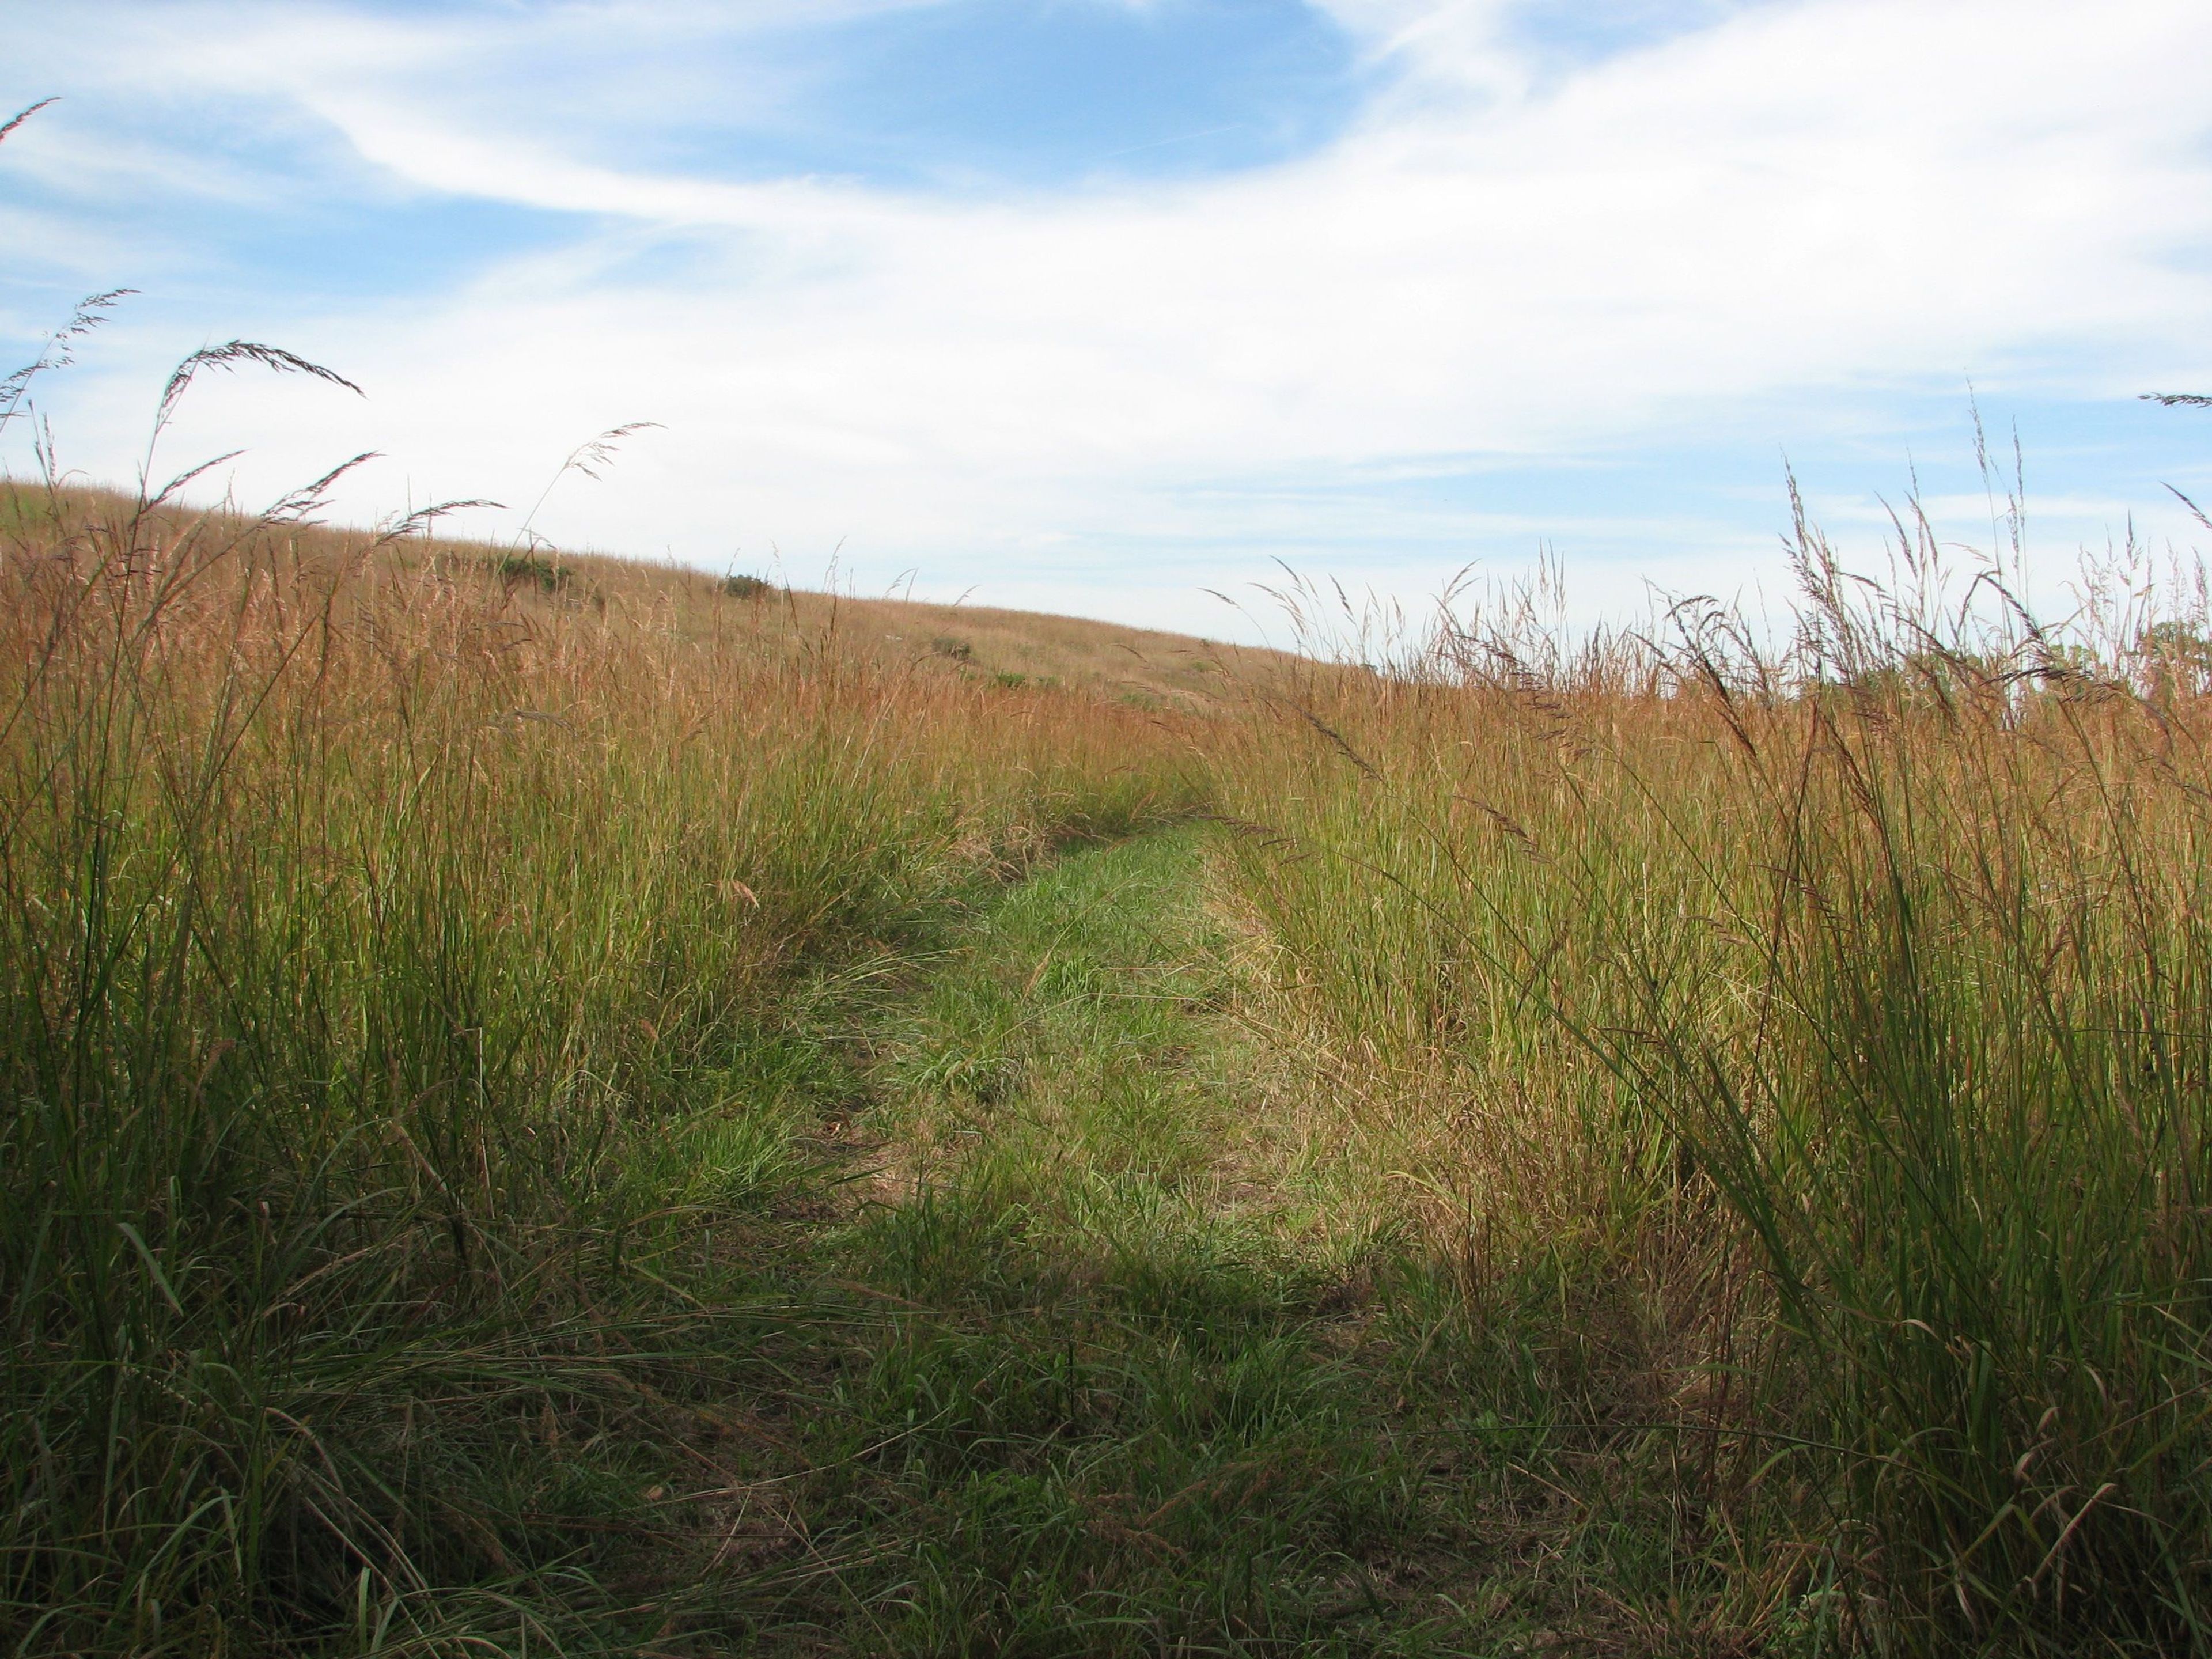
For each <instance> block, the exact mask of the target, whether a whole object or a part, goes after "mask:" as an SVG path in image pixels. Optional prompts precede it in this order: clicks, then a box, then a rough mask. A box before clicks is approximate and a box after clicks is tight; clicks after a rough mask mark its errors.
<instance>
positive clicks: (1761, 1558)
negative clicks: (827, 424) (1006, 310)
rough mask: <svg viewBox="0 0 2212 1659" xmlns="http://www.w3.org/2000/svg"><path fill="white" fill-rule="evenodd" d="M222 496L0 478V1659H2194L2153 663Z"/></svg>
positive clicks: (2193, 1135)
mask: <svg viewBox="0 0 2212 1659" xmlns="http://www.w3.org/2000/svg"><path fill="white" fill-rule="evenodd" d="M305 516H307V513H306V511H305V509H304V508H293V509H288V510H287V511H286V512H284V513H278V514H276V515H274V516H273V517H264V518H262V519H259V520H254V519H249V518H245V517H240V516H238V515H235V514H225V513H214V514H206V515H196V514H192V513H186V512H184V511H182V510H179V509H173V508H167V507H163V508H159V509H151V510H149V509H144V508H143V507H141V506H140V505H139V504H138V503H137V502H135V501H132V500H131V499H130V498H128V497H124V496H117V495H105V494H100V493H98V492H93V491H86V490H64V491H58V492H57V491H50V490H46V489H38V488H16V489H12V490H10V491H9V492H7V493H6V494H5V495H0V634H4V643H0V661H4V672H5V676H6V679H5V684H4V685H0V780H4V782H0V813H4V819H0V823H4V829H5V833H4V836H0V929H4V938H0V998H4V999H5V1002H6V1015H5V1018H4V1020H0V1089H4V1090H5V1091H6V1113H5V1116H4V1119H0V1122H3V1123H4V1128H0V1315H3V1316H4V1319H5V1333H4V1336H0V1390H4V1398H0V1451H4V1456H0V1480H4V1482H5V1484H6V1494H5V1496H6V1502H5V1507H4V1512H0V1633H4V1635H5V1637H6V1638H7V1641H8V1643H9V1647H10V1648H11V1650H15V1651H20V1652H23V1653H112V1654H125V1653H131V1654H156V1653H177V1654H186V1653H191V1654H202V1653H223V1654H239V1655H251V1654H292V1653H297V1654H307V1653H317V1654H323V1653H391V1654H402V1653H408V1654H432V1653H438V1654H447V1653H451V1654H455V1655H459V1654H484V1653H495V1652H497V1653H512V1654H515V1655H521V1654H525V1653H539V1654H543V1653H551V1652H580V1653H590V1652H621V1653H647V1654H665V1655H703V1654H712V1653H732V1652H763V1653H781V1652H787V1653H793V1654H799V1653H866V1654H890V1653H907V1654H915V1655H922V1654H960V1655H978V1656H981V1655H1016V1654H1020V1655H1048V1654H1052V1655H1090V1654H1102V1655H1103V1654H1121V1653H1126V1654H1154V1653H1167V1654H1190V1655H1197V1654H1240V1653H1241V1654H1255V1655H1256V1654H1288V1653H1301V1654H1303V1653H1313V1654H1346V1655H1352V1654H1376V1655H1382V1654H1435V1655H1444V1654H1477V1655H1507V1654H1522V1653H1527V1654H1535V1653H1560V1654H1566V1653H1589V1654H1624V1655H1625V1654H1655V1653H1680V1654H1708V1655H1721V1654H1751V1653H1765V1654H1777V1655H1803V1656H1814V1655H1819V1654H1826V1653H1875V1652H1881V1653H1887V1652H1905V1653H1954V1652H1987V1653H1992V1654H1994V1653H2013V1652H2047V1653H2052V1654H2057V1653H2069V1654H2072V1653H2099V1652H2103V1653H2112V1654H2120V1653H2143V1654H2148V1653H2172V1652H2185V1651H2197V1650H2203V1649H2205V1648H2207V1647H2212V1639H2208V1637H2207V1633H2206V1631H2205V1627H2204V1625H2203V1620H2204V1618H2205V1617H2206V1607H2207V1601H2208V1596H2212V1514H2208V1512H2207V1510H2208V1500H2212V1463H2208V1458H2212V1435H2208V1424H2207V1386H2208V1383H2212V1347H2208V1341H2207V1332H2208V1324H2212V1309H2208V1306H2207V1300H2206V1296H2207V1286H2208V1273H2209V1272H2212V1249H2209V1248H2208V1247H2212V1235H2208V1226H2212V1207H2208V1204H2212V1200H2208V1199H2207V1197H2206V1186H2207V1182H2208V1181H2212V1167H2208V1164H2207V1146H2208V1142H2207V1136H2206V1132H2207V1129H2208V1127H2212V1124H2208V1096H2207V1086H2208V1085H2207V1078H2208V1074H2212V1052H2208V1049H2209V1048H2212V926H2208V924H2212V889H2208V875H2209V874H2212V865H2208V862H2207V855H2206V849H2207V848H2208V845H2212V834H2208V832H2212V822H2208V819H2207V816H2206V815H2207V810H2208V803H2212V766H2208V762H2207V757H2206V753H2205V749H2204V740H2205V737H2206V734H2207V732H2208V721H2207V717H2206V712H2205V708H2206V705H2205V703H2204V701H2203V697H2204V694H2205V692H2206V690H2208V684H2207V674H2206V670H2207V666H2208V664H2212V651H2208V650H2207V648H2206V647H2204V645H2203V639H2204V635H2203V630H2202V627H2201V622H2202V619H2201V618H2198V617H2193V616H2191V615H2190V614H2188V613H2187V612H2185V611H2179V612H2178V611H2173V610H2172V609H2167V610H2160V609H2158V608H2157V607H2156V605H2154V603H2153V602H2152V601H2151V600H2150V599H2144V598H2142V596H2141V595H2139V594H2138V595H2136V597H2133V598H2130V597H2129V596H2128V595H2127V594H2125V593H2122V594H2119V595H2118V597H2117V598H2116V599H2114V601H2113V604H2112V606H2110V607H2108V608H2107V609H2106V610H2105V611H2100V612H2098V613H2096V618H2095V619H2097V620H2099V622H2100V629H2101V631H2096V630H2085V629H2075V630H2073V631H2071V632H2069V633H2067V634H2065V635H2063V636H2061V635H2058V634H2056V633H2052V632H2050V631H2048V630H2042V629H2037V628H2034V627H2033V626H2030V625H2028V624H2027V623H2024V622H2023V621H2021V619H2020V618H2019V617H2017V616H2011V615H2010V613H2008V612H2006V611H2004V610H2003V608H2002V606H1998V607H1996V609H1995V610H1994V611H1991V610H1990V609H1989V608H1987V607H1985V608H1984V610H1983V611H1977V612H1974V613H1972V614H1973V615H1975V616H1978V617H1981V618H1982V620H1980V621H1978V622H1960V621H1958V620H1956V615H1957V613H1954V612H1945V611H1941V610H1940V609H1939V608H1938V607H1937V606H1936V605H1935V603H1934V600H1933V599H1932V598H1931V596H1932V595H1935V594H1936V592H1938V589H1939V586H1940V584H1939V583H1938V582H1937V580H1936V576H1935V574H1934V573H1933V572H1932V570H1931V569H1929V568H1928V566H1927V564H1926V562H1925V561H1923V562H1920V563H1918V564H1914V563H1913V562H1911V561H1912V560H1913V559H1914V558H1917V557H1918V556H1919V555H1920V553H1921V551H1922V550H1920V549H1919V548H1917V546H1916V545H1915V544H1913V543H1912V542H1911V540H1910V538H1908V543H1907V544H1906V546H1905V554H1906V555H1907V556H1908V559H1907V568H1906V579H1905V580H1904V581H1902V582H1901V583H1899V584H1896V585H1893V586H1892V587H1891V588H1890V589H1888V590H1887V591H1872V590H1866V589H1863V588H1860V587H1857V586H1851V585H1847V584H1845V583H1844V582H1842V581H1841V580H1838V576H1837V574H1836V573H1835V572H1834V570H1833V568H1832V565H1831V564H1830V563H1829V562H1827V561H1826V556H1825V552H1824V550H1823V549H1822V548H1821V547H1820V544H1819V543H1818V541H1817V538H1814V536H1813V534H1812V532H1807V538H1806V541H1805V544H1804V546H1803V547H1802V550H1801V552H1802V562H1803V569H1804V574H1805V575H1806V578H1807V583H1806V595H1805V600H1804V606H1803V610H1802V613H1801V616H1800V617H1799V621H1798V629H1797V632H1796V635H1794V636H1793V637H1790V638H1784V639H1780V640H1778V641H1773V642H1771V643H1766V642H1763V641H1760V640H1759V639H1757V638H1755V637H1754V636H1753V635H1749V634H1748V633H1747V632H1746V631H1744V630H1742V629H1740V628H1738V627H1736V626H1735V624H1734V623H1733V622H1732V620H1731V619H1729V618H1727V617H1718V616H1711V615H1705V616H1699V615H1683V616H1678V617H1676V618H1674V621H1673V623H1672V625H1671V627H1670V629H1668V630H1666V631H1664V632H1662V633H1660V634H1658V635H1655V636H1654V638H1653V640H1651V641H1639V640H1633V639H1627V638H1621V639H1612V640H1607V639H1602V638H1601V639H1599V640H1597V641H1587V642H1584V643H1583V644H1581V645H1579V646H1574V645H1571V644H1570V643H1569V642H1568V641H1566V640H1565V636H1564V635H1561V634H1559V633H1558V632H1556V631H1553V630H1547V629H1543V628H1540V627H1537V626H1534V624H1532V623H1529V621H1528V617H1527V615H1526V613H1524V612H1516V611H1513V610H1511V609H1510V607H1509V608H1508V609H1506V610H1504V611H1500V612H1499V613H1498V618H1499V619H1498V621H1497V622H1495V623H1492V624H1479V623H1468V622H1465V621H1464V620H1463V621H1462V623H1460V624H1458V625H1455V626H1452V627H1448V628H1443V629H1436V630H1431V631H1427V632H1422V633H1415V634H1412V635H1407V634H1404V633H1400V634H1397V635H1394V636H1392V637H1387V638H1381V639H1372V638H1370V639H1369V640H1366V641H1359V642H1355V648H1347V649H1346V650H1344V651H1341V652H1340V653H1338V654H1340V655H1346V656H1350V657H1352V658H1355V659H1362V660H1365V661H1368V662H1372V663H1376V664H1379V665H1380V666H1379V667H1376V668H1362V667H1344V666H1338V665H1331V664H1328V663H1325V662H1320V661H1314V660H1308V659H1298V658H1292V657H1285V656H1279V655H1276V654H1273V653H1232V652H1229V651H1226V650H1225V649H1221V648H1215V647H1202V646H1200V644H1199V643H1198V642H1195V641H1177V640H1174V639H1172V638H1168V637H1164V636H1157V635H1137V634H1134V633H1133V632H1132V631H1130V630H1126V629H1107V628H1104V627H1103V626H1092V625H1089V624H1081V623H1072V622H1069V621H1068V620H1066V619H1030V618H1024V617H1019V616H1017V615H1012V614H1009V613H988V612H985V613H975V612H969V611H965V610H964V609H963V610H959V611H952V610H947V609H944V608H925V607H902V606H901V605H897V604H896V603H894V602H890V601H875V602H854V601H849V600H838V601H832V600H830V599H826V598H823V597H822V596H812V595H794V594H788V593H786V592H783V591H781V589H779V588H775V587H773V586H766V585H764V584H761V583H758V582H745V581H737V582H730V581H725V580H718V579H714V578H711V577H708V576H702V575H699V574H695V573H686V572H680V571H670V570H658V569H653V568H644V567H639V566H632V565H624V564H622V563H621V562H617V561H613V560H605V559H583V558H571V557H566V556H561V555H557V554H554V553H551V552H550V551H545V550H539V551H535V552H527V553H525V552H518V551H516V550H511V549H501V548H496V547H489V546H483V545H473V544H458V543H443V542H436V541H432V540H428V539H425V538H422V536H420V535H417V534H412V533H410V534H407V535H404V536H398V537H395V538H388V539H386V540H382V541H379V540H378V539H376V538H371V537H368V536H366V535H358V534H350V533H345V532H336V531H328V530H319V529H314V528H311V527H308V526H305V525H303V524H302V523H301V522H299V521H298V520H301V518H303V517H305ZM1916 584H1917V585H1916ZM1850 594H1860V595H1861V596H1862V597H1859V598H1856V599H1851V598H1847V597H1845V596H1847V595H1850ZM2130 606H2132V607H2133V608H2130ZM1947 616H1948V617H1952V618H1953V620H1950V621H1946V620H1945V619H1944V618H1945V617H1947ZM2008 618H2009V619H2008ZM1308 620H1309V621H1310V622H1314V623H1316V624H1318V622H1319V618H1318V617H1314V616H1310V617H1309V618H1308Z"/></svg>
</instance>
